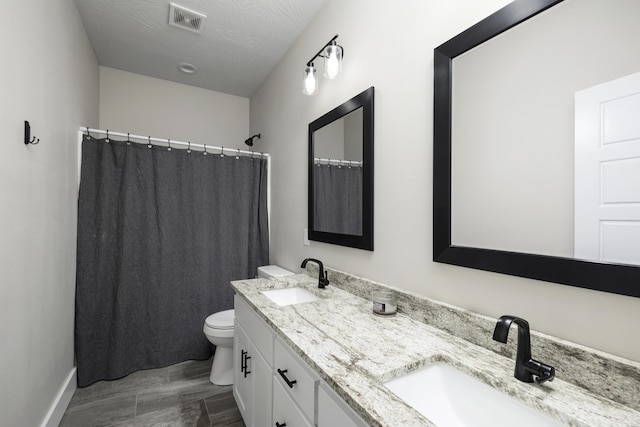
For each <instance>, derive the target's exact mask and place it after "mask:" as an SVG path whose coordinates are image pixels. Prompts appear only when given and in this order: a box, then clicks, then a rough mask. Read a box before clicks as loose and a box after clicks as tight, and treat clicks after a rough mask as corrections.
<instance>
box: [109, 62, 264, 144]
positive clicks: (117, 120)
mask: <svg viewBox="0 0 640 427" xmlns="http://www.w3.org/2000/svg"><path fill="white" fill-rule="evenodd" d="M100 128H101V129H105V130H106V129H108V130H112V131H117V132H129V133H132V134H137V135H149V136H154V137H158V138H171V139H176V140H178V141H186V142H192V143H196V144H207V145H216V146H219V147H220V146H224V147H229V148H240V149H249V147H247V146H246V145H245V144H244V140H245V139H247V138H248V137H249V136H251V135H249V98H243V97H240V96H234V95H227V94H224V93H221V92H215V91H212V90H207V89H201V88H197V87H193V86H187V85H183V84H179V83H173V82H169V81H167V80H161V79H156V78H153V77H146V76H142V75H140V74H134V73H129V72H126V71H121V70H116V69H114V68H107V67H100ZM256 133H258V132H256ZM253 148H254V149H255V150H256V151H260V150H261V148H260V140H258V139H255V140H254V146H253Z"/></svg>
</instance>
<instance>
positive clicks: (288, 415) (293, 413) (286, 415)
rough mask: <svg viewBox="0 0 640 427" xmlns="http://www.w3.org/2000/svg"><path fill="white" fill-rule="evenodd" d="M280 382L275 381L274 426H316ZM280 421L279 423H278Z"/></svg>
mask: <svg viewBox="0 0 640 427" xmlns="http://www.w3.org/2000/svg"><path fill="white" fill-rule="evenodd" d="M285 388H288V387H287V386H286V385H285V386H284V387H283V386H282V385H280V383H278V382H274V383H273V422H272V424H271V425H272V426H276V425H280V426H282V425H285V424H286V426H287V427H314V424H313V423H312V422H310V421H309V420H308V419H307V417H305V416H304V414H303V413H302V412H301V411H300V409H298V407H297V406H296V405H295V404H294V403H293V400H292V399H291V396H289V394H288V393H287V392H286V391H285ZM276 423H278V424H276Z"/></svg>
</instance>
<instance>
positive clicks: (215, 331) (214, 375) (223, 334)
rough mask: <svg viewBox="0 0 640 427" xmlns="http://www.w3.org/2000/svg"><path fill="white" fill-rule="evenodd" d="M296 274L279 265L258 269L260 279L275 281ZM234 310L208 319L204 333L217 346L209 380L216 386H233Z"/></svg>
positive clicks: (222, 312)
mask: <svg viewBox="0 0 640 427" xmlns="http://www.w3.org/2000/svg"><path fill="white" fill-rule="evenodd" d="M292 274H294V273H292V272H290V271H289V270H285V269H284V268H282V267H278V266H277V265H265V266H262V267H258V277H262V278H265V279H275V278H279V277H285V276H290V275H292ZM234 317H235V316H234V311H233V310H225V311H220V312H218V313H214V314H212V315H211V316H209V317H207V318H206V320H205V321H204V327H203V331H204V334H205V336H206V337H207V339H208V340H209V342H210V343H212V344H213V345H215V346H216V352H215V354H214V355H213V365H212V366H211V375H210V376H209V380H210V381H211V382H212V383H213V384H216V385H229V384H233V319H234Z"/></svg>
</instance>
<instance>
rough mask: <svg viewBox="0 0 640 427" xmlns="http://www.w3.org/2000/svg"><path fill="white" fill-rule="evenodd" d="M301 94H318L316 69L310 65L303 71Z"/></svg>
mask: <svg viewBox="0 0 640 427" xmlns="http://www.w3.org/2000/svg"><path fill="white" fill-rule="evenodd" d="M302 93H304V94H305V95H315V94H316V93H318V80H317V79H316V68H315V67H314V66H313V63H312V64H311V65H307V67H306V68H305V69H304V81H303V88H302Z"/></svg>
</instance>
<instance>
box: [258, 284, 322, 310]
mask: <svg viewBox="0 0 640 427" xmlns="http://www.w3.org/2000/svg"><path fill="white" fill-rule="evenodd" d="M262 294H263V295H264V296H266V297H267V298H269V299H270V300H271V301H273V302H275V303H276V304H278V305H279V306H280V307H282V306H285V305H292V304H301V303H303V302H310V301H315V300H317V299H318V297H317V296H315V295H314V294H312V293H311V292H309V291H307V290H306V289H302V288H284V289H273V290H270V291H262Z"/></svg>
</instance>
